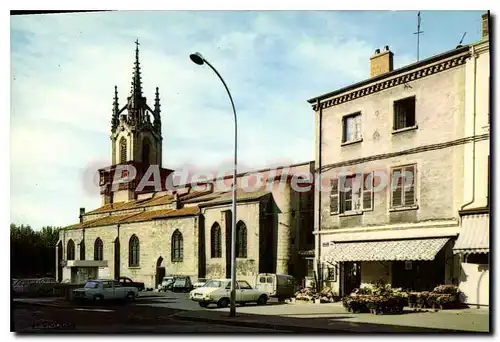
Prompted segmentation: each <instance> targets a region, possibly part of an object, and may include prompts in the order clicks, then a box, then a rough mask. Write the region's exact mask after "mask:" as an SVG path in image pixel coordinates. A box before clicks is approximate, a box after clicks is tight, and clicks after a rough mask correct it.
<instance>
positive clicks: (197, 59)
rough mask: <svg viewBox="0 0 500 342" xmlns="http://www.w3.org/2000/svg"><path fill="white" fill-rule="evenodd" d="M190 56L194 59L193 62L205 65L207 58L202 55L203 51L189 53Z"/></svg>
mask: <svg viewBox="0 0 500 342" xmlns="http://www.w3.org/2000/svg"><path fill="white" fill-rule="evenodd" d="M189 58H191V60H192V61H193V63H195V64H198V65H203V64H204V63H205V59H204V58H203V56H202V55H201V53H199V52H196V53H193V54H191V55H189Z"/></svg>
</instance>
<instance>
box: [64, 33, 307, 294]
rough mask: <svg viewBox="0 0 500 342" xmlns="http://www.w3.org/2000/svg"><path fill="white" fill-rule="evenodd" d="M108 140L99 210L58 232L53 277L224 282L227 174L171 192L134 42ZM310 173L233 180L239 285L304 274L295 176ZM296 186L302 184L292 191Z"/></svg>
mask: <svg viewBox="0 0 500 342" xmlns="http://www.w3.org/2000/svg"><path fill="white" fill-rule="evenodd" d="M136 43H137V42H136ZM110 138H111V151H112V154H111V164H110V166H109V167H107V168H103V169H100V170H97V171H98V172H99V186H100V195H101V202H102V203H101V206H100V207H99V208H97V209H94V210H91V211H87V212H86V211H85V209H84V208H80V213H79V222H78V223H76V224H73V225H71V226H67V227H64V228H63V229H61V231H60V234H59V241H58V243H57V245H56V251H55V252H56V263H57V264H56V277H57V280H58V281H70V282H83V281H85V280H87V279H95V278H101V279H102V278H106V279H109V278H117V277H120V276H125V277H130V278H132V279H133V280H134V281H141V282H144V284H145V285H146V287H147V288H155V287H156V286H157V284H159V283H160V282H161V279H162V278H163V276H165V275H185V276H190V277H191V280H192V281H193V282H194V281H197V280H198V279H202V278H203V279H207V278H229V277H230V275H231V218H232V211H231V204H232V191H231V187H232V185H233V183H234V181H233V177H232V176H228V177H220V178H213V179H210V180H205V181H202V182H197V183H196V184H191V183H187V184H177V185H175V186H172V182H169V181H168V180H169V179H170V177H169V176H171V175H172V174H173V173H174V170H172V169H167V168H163V167H161V165H162V130H161V110H160V95H159V90H158V88H156V94H155V99H154V104H153V106H152V108H151V107H150V106H149V104H148V103H147V101H146V97H144V96H143V91H142V81H141V67H140V63H139V47H138V43H137V46H136V50H135V63H134V69H133V78H132V89H131V92H130V95H129V96H128V97H127V101H126V104H125V105H123V106H120V105H119V101H118V91H117V88H116V86H115V94H114V102H113V111H112V118H111V134H110ZM313 173H314V162H313V161H310V162H305V163H301V164H295V165H289V166H283V167H279V168H274V169H266V170H257V171H254V172H250V173H248V172H247V173H245V174H240V175H237V179H236V187H237V211H236V212H237V217H236V222H237V224H236V257H237V259H236V269H237V278H238V279H241V280H246V281H248V282H249V283H250V284H253V285H255V282H256V277H257V275H258V274H259V273H282V274H290V275H293V276H295V277H296V278H297V279H298V280H301V279H303V278H304V277H305V276H307V275H308V273H310V272H311V270H312V264H311V261H312V258H308V259H306V258H304V257H303V256H302V255H304V254H306V255H307V252H306V251H310V250H311V249H313V248H314V236H313V226H314V186H313V183H314V182H312V181H310V178H308V177H307V176H304V175H310V174H313ZM151 175H152V176H153V178H155V176H158V175H159V178H160V179H161V180H162V181H161V185H160V184H155V185H153V186H152V185H151V184H150V182H149V183H148V182H146V185H145V182H144V180H146V181H148V180H149V179H150V176H151ZM252 179H253V180H254V186H253V187H252V189H249V186H248V184H250V183H252ZM255 179H257V181H256V180H255ZM297 180H299V183H300V181H302V183H301V184H302V185H304V184H306V185H308V186H306V187H304V188H300V186H299V187H297V186H296V185H297ZM308 182H309V183H308ZM169 184H170V186H169ZM294 184H295V186H294ZM221 185H222V186H221Z"/></svg>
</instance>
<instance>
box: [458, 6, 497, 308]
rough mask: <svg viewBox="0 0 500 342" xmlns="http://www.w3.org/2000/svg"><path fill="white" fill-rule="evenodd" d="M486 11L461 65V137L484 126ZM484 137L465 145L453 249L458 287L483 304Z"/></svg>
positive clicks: (487, 115) (486, 286)
mask: <svg viewBox="0 0 500 342" xmlns="http://www.w3.org/2000/svg"><path fill="white" fill-rule="evenodd" d="M488 19H489V15H488V13H485V14H484V15H483V30H482V31H483V34H482V40H481V41H480V42H477V43H475V44H472V45H471V48H470V52H471V58H469V59H468V60H467V64H466V71H465V72H466V76H465V78H466V88H465V89H466V95H465V105H466V111H465V136H467V137H469V136H478V135H484V134H488V133H489V130H490V112H491V106H490V91H491V90H490V40H489V20H488ZM489 145H490V139H489V135H488V139H485V140H482V141H473V142H472V143H470V144H468V145H467V146H466V147H465V151H464V152H465V154H464V194H463V195H464V197H463V205H462V206H461V208H460V212H459V213H460V218H461V220H460V222H461V227H460V235H459V236H458V240H457V242H456V243H455V246H454V248H453V250H454V253H456V254H458V255H459V256H460V259H461V260H460V261H461V263H460V265H461V271H460V279H459V286H460V289H461V291H462V292H463V293H464V298H463V301H464V302H466V303H468V304H478V305H489V252H490V238H489V236H490V235H489V231H490V215H489V211H490V210H489V209H490V202H489V199H490V196H489V191H490V187H489V185H490V146H489Z"/></svg>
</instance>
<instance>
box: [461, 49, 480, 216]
mask: <svg viewBox="0 0 500 342" xmlns="http://www.w3.org/2000/svg"><path fill="white" fill-rule="evenodd" d="M471 50H472V51H471V55H472V58H473V59H474V73H473V80H474V83H473V85H474V86H473V100H472V112H473V125H472V136H473V138H474V139H473V140H472V199H471V200H470V201H469V202H467V203H465V204H464V205H462V206H461V207H460V210H463V209H464V208H465V207H467V206H469V205H471V204H472V203H474V199H475V192H476V140H475V137H476V79H477V74H476V72H477V55H476V52H475V50H474V45H472V46H471Z"/></svg>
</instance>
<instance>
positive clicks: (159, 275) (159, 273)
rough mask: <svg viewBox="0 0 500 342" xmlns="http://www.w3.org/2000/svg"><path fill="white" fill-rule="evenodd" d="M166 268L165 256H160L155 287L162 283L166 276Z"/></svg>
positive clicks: (157, 262)
mask: <svg viewBox="0 0 500 342" xmlns="http://www.w3.org/2000/svg"><path fill="white" fill-rule="evenodd" d="M165 274H166V270H165V266H163V258H162V257H159V258H158V260H157V261H156V280H155V288H156V287H158V284H161V282H162V280H163V277H165Z"/></svg>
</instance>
